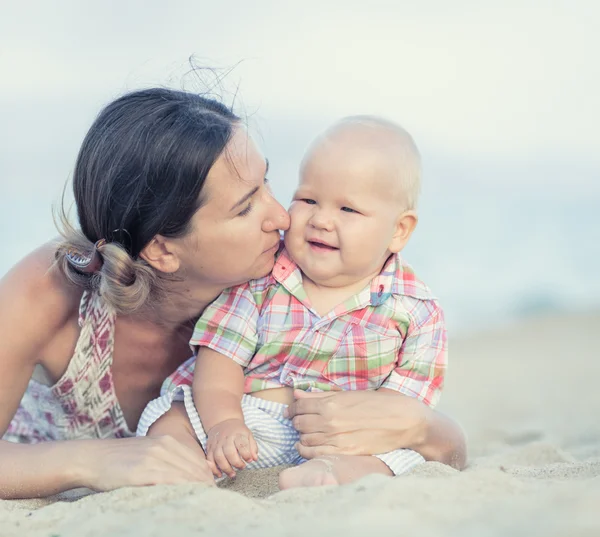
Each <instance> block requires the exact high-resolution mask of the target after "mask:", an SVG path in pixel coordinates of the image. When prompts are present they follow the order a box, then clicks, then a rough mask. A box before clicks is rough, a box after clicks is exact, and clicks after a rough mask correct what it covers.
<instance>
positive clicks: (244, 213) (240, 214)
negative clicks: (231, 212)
mask: <svg viewBox="0 0 600 537" xmlns="http://www.w3.org/2000/svg"><path fill="white" fill-rule="evenodd" d="M251 210H252V204H251V203H249V204H248V206H247V207H246V208H245V209H244V210H243V211H241V212H239V213H238V216H246V215H247V214H249V213H250V211H251Z"/></svg>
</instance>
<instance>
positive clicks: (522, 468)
mask: <svg viewBox="0 0 600 537" xmlns="http://www.w3.org/2000/svg"><path fill="white" fill-rule="evenodd" d="M599 331H600V313H599V314H587V315H583V314H582V315H568V316H566V315H565V316H558V315H557V316H553V317H545V318H538V319H532V320H529V321H524V322H522V323H519V324H516V325H514V326H512V327H508V328H506V329H502V330H497V331H494V332H489V333H485V334H479V335H477V336H474V337H471V338H467V339H461V340H451V349H450V353H451V354H450V357H451V365H450V374H449V376H448V381H447V384H446V389H445V393H444V396H443V397H442V403H441V405H440V410H443V411H444V412H447V413H449V414H451V415H452V416H454V417H455V418H456V419H458V420H459V421H460V423H461V424H462V425H463V426H464V428H465V430H466V431H467V435H468V438H469V450H470V452H469V465H468V468H467V469H466V470H465V471H464V472H457V471H455V470H453V469H451V468H449V467H446V466H443V465H441V464H438V463H426V464H424V465H422V466H421V467H419V468H417V469H415V470H413V472H412V473H411V474H410V475H406V476H402V477H398V478H386V477H383V476H371V477H368V478H365V479H363V480H361V481H359V482H357V483H354V484H352V485H347V486H343V487H323V488H320V489H304V490H293V491H285V492H280V491H278V489H277V472H278V469H273V470H264V471H255V472H246V473H242V474H241V475H240V476H239V477H238V478H237V480H236V481H235V482H233V483H232V482H229V483H225V484H224V485H223V486H222V487H219V488H208V487H204V486H188V485H186V486H172V487H149V488H140V489H123V490H118V491H115V492H111V493H104V494H90V495H84V496H82V494H81V493H77V492H75V493H73V494H65V495H63V496H61V497H59V498H52V499H45V500H20V501H0V535H1V536H3V537H4V536H6V537H9V536H19V537H34V536H40V537H42V536H43V537H51V536H60V537H70V536H73V537H75V536H77V537H92V536H105V535H111V536H115V537H116V536H127V537H133V536H134V535H145V536H154V535H156V536H158V535H160V536H165V535H171V534H173V535H175V534H176V535H177V536H178V537H188V536H192V535H219V536H222V537H225V536H230V535H231V536H234V535H244V536H247V537H251V536H254V535H257V536H258V535H260V536H264V535H286V536H290V537H292V536H316V535H331V536H336V535H344V536H353V535H390V536H391V535H394V536H405V535H410V534H413V535H419V537H429V536H441V535H460V536H461V537H470V536H484V537H487V536H498V537H499V536H506V535H510V536H511V537H520V536H528V537H529V536H537V535H540V536H548V537H553V536H569V537H583V536H586V537H587V536H590V537H591V536H598V535H600V423H599V416H600V394H599V393H598V392H596V389H597V387H596V384H597V379H598V378H600V360H598V352H599V351H598V343H597V334H598V333H599Z"/></svg>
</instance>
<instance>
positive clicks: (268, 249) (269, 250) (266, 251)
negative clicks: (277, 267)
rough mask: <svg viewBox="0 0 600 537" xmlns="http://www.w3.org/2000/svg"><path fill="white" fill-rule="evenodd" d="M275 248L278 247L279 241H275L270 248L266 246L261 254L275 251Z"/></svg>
mask: <svg viewBox="0 0 600 537" xmlns="http://www.w3.org/2000/svg"><path fill="white" fill-rule="evenodd" d="M277 248H279V241H277V242H276V243H275V244H274V245H273V246H271V247H270V248H267V249H266V250H265V251H264V252H263V254H270V253H275V252H276V251H277Z"/></svg>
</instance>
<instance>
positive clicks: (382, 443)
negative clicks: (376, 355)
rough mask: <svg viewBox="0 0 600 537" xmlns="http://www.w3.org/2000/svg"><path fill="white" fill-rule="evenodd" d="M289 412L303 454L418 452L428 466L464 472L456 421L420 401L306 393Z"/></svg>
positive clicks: (373, 394)
mask: <svg viewBox="0 0 600 537" xmlns="http://www.w3.org/2000/svg"><path fill="white" fill-rule="evenodd" d="M294 397H295V401H294V403H292V404H291V405H290V407H289V409H288V414H289V417H290V418H292V421H293V424H294V427H295V428H296V429H297V430H298V432H299V433H300V445H299V446H298V452H299V453H300V455H301V456H303V457H304V458H307V459H312V458H314V457H317V456H321V455H333V454H347V455H373V454H375V453H386V452H388V451H392V450H394V449H400V448H408V449H413V450H415V451H417V452H418V453H420V454H421V455H423V457H424V458H425V459H427V460H434V461H439V462H442V463H445V464H449V465H450V466H452V467H454V468H457V469H459V470H460V469H462V468H464V466H465V463H466V456H467V455H466V454H467V449H466V439H465V435H464V432H463V431H462V429H461V428H460V426H459V425H458V424H457V423H455V422H454V421H453V420H452V419H450V418H448V417H446V416H444V415H443V414H440V413H439V412H436V411H434V410H432V409H430V408H429V407H427V406H426V405H425V404H424V403H422V402H421V401H419V400H417V399H414V398H412V397H407V396H405V395H402V394H399V393H395V392H394V393H392V392H387V391H354V392H353V391H344V392H323V393H307V392H303V391H301V390H295V391H294Z"/></svg>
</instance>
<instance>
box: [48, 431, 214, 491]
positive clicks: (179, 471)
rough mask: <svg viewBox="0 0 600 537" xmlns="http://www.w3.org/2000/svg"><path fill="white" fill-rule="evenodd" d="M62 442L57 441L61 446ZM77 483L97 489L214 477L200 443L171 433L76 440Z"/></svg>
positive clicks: (211, 482) (211, 480)
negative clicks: (175, 436)
mask: <svg viewBox="0 0 600 537" xmlns="http://www.w3.org/2000/svg"><path fill="white" fill-rule="evenodd" d="M60 444H62V442H61V443H58V442H57V443H56V447H57V448H60ZM69 448H70V449H77V452H76V453H74V454H73V455H74V459H73V460H74V461H75V464H76V468H78V469H79V470H78V473H79V474H80V477H79V478H78V479H76V481H77V482H78V485H77V486H83V487H87V488H90V489H92V490H96V491H107V490H113V489H117V488H121V487H136V486H145V485H173V484H179V483H206V484H209V485H214V478H213V475H212V472H211V470H210V468H209V466H208V463H207V461H206V459H205V457H204V452H203V451H202V448H201V447H200V446H199V445H198V446H197V450H194V449H193V448H192V447H190V445H185V444H183V443H181V442H180V441H178V440H176V439H175V438H173V437H172V436H158V437H138V438H125V439H116V440H113V439H110V440H75V441H73V442H70V446H69Z"/></svg>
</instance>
